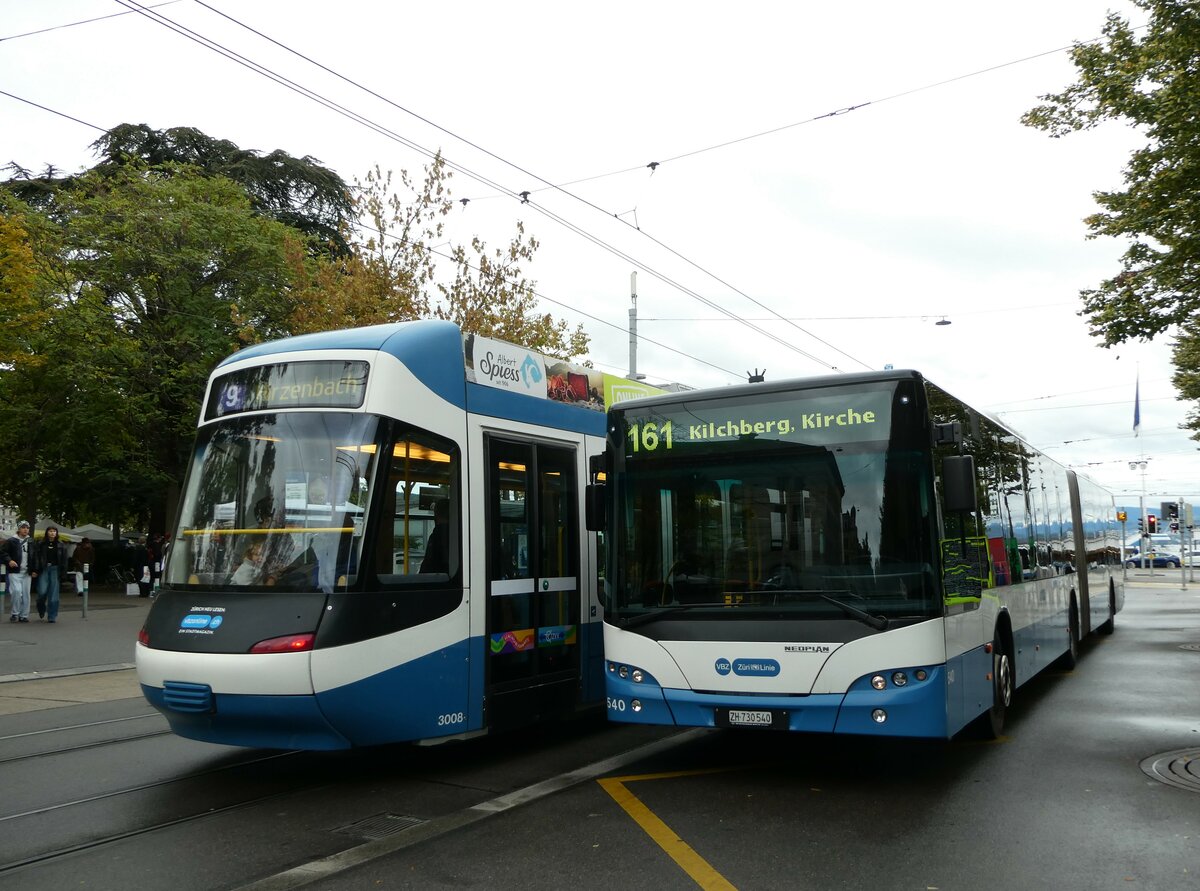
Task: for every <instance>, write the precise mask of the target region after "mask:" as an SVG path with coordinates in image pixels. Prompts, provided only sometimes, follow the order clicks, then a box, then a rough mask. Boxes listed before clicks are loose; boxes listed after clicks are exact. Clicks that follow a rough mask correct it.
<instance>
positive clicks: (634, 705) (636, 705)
mask: <svg viewBox="0 0 1200 891" xmlns="http://www.w3.org/2000/svg"><path fill="white" fill-rule="evenodd" d="M629 707H630V708H631V709H633V710H634V711H635V712H640V711H641V710H642V701H641V700H640V699H634V700H632V701H631V702H630V703H629Z"/></svg>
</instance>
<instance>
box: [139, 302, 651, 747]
mask: <svg viewBox="0 0 1200 891" xmlns="http://www.w3.org/2000/svg"><path fill="white" fill-rule="evenodd" d="M651 392H654V391H653V389H652V388H650V387H647V386H646V385H644V384H639V383H636V382H633V381H625V380H622V379H620V378H613V377H611V376H609V375H604V374H601V373H599V372H596V371H594V370H592V369H589V368H583V367H580V366H577V365H571V364H568V363H564V362H556V361H554V360H551V359H548V358H546V357H545V356H542V355H540V354H538V353H536V352H533V351H530V350H526V349H524V348H521V347H516V346H513V345H511V344H505V343H501V342H499V341H494V340H490V339H486V338H482V337H475V336H464V335H463V334H462V333H461V332H460V331H459V329H458V328H457V327H456V326H455V325H453V324H451V323H448V322H440V321H421V322H409V323H403V324H395V325H381V326H376V327H370V328H361V329H356V330H350V331H338V332H330V333H324V334H313V335H305V336H300V337H294V338H289V339H285V340H280V341H276V342H271V343H264V344H260V345H257V346H254V347H251V348H248V349H245V350H242V351H240V352H238V353H236V354H234V355H233V356H231V357H229V358H228V359H226V360H225V361H224V362H222V363H221V364H220V365H219V366H218V367H217V368H216V370H215V371H214V372H213V374H212V376H211V378H210V380H209V384H208V389H207V393H206V397H205V400H204V405H203V409H202V412H201V417H200V421H199V431H198V435H197V438H196V444H195V449H194V453H193V457H192V463H191V467H190V470H189V472H188V476H187V482H186V484H185V487H184V492H183V497H182V502H181V507H180V517H179V522H178V525H177V528H176V530H175V534H174V536H173V543H172V546H171V548H170V551H169V556H168V558H167V561H166V566H165V568H164V574H163V587H162V590H161V591H160V593H159V595H158V597H157V599H156V601H155V603H154V604H153V607H152V608H151V610H150V613H149V615H148V617H147V620H146V623H145V626H144V627H143V629H142V631H141V633H140V635H139V645H138V646H137V670H138V679H139V681H140V683H141V686H142V691H143V693H144V694H145V696H146V699H147V700H148V701H149V702H150V703H151V704H152V705H153V706H155V707H156V708H157V709H159V710H160V711H161V712H162V713H163V714H164V715H165V716H166V718H167V720H168V721H169V722H170V725H171V729H172V730H173V731H174V732H175V733H177V734H179V735H181V736H186V737H190V738H193V739H199V740H205V741H209V742H215V743H223V744H231V745H245V746H257V747H270V748H303V749H338V748H347V747H352V746H363V745H373V744H380V743H389V742H396V741H405V740H414V741H415V740H432V739H437V738H446V737H453V736H464V735H472V734H477V733H482V732H486V731H488V730H490V729H496V728H503V727H508V726H516V725H520V724H526V723H531V722H534V721H538V720H546V719H551V718H554V717H559V716H564V715H568V714H571V713H573V712H574V711H575V710H577V709H579V708H581V707H583V706H586V705H588V704H592V703H598V702H600V701H601V700H602V698H603V692H604V689H603V687H604V683H603V676H602V659H603V656H602V650H601V643H602V641H601V638H602V635H601V630H600V620H599V615H598V613H599V610H598V604H599V601H598V598H597V590H596V587H597V579H598V576H599V571H600V568H599V566H598V563H597V537H596V536H595V535H591V534H588V533H587V532H586V531H585V530H584V507H583V499H582V492H583V485H582V481H583V480H584V479H585V472H586V468H587V467H588V459H589V458H590V457H591V456H593V455H598V454H599V453H601V452H602V450H603V444H604V441H603V435H604V423H605V415H604V408H605V405H606V404H611V403H612V402H614V401H617V400H620V399H622V398H627V397H630V396H636V395H646V394H648V393H651Z"/></svg>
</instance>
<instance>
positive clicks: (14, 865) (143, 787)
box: [0, 722, 327, 876]
mask: <svg viewBox="0 0 1200 891" xmlns="http://www.w3.org/2000/svg"><path fill="white" fill-rule="evenodd" d="M101 723H103V722H101ZM157 735H160V734H159V733H154V734H145V735H143V736H142V737H136V738H145V737H148V736H157ZM82 748H86V746H84V747H82ZM305 754H307V753H304V752H299V751H285V752H272V753H271V754H269V755H264V756H261V757H256V758H246V759H242V760H239V761H236V762H234V763H231V764H224V765H221V766H219V767H214V768H210V769H207V770H200V771H194V772H192V773H188V774H184V775H181V776H174V777H169V778H166V779H161V780H155V781H153V782H148V783H138V784H136V785H130V786H125V787H122V788H118V789H111V790H108V791H105V792H99V793H96V794H92V795H85V796H80V797H77V798H74V799H70V800H66V801H60V802H54V803H51V804H46V805H43V806H39V807H33V808H27V809H25V810H23V811H20V812H16V813H11V814H2V815H0V832H2V833H4V834H5V835H11V836H16V835H19V834H20V832H21V828H20V827H21V826H22V821H26V822H28V821H33V820H36V819H37V818H40V817H45V816H47V815H53V814H63V813H66V812H70V811H71V810H72V809H82V808H86V807H87V806H89V805H93V804H98V803H104V802H110V803H111V802H114V801H117V800H120V799H123V798H124V799H136V797H137V796H138V795H140V794H143V793H147V792H150V791H153V790H162V789H169V788H171V787H177V788H179V789H181V790H186V788H187V785H188V784H194V783H196V782H197V781H205V780H207V779H210V778H212V777H216V776H221V775H232V774H235V773H236V772H238V771H245V770H247V769H256V768H259V767H261V765H264V764H268V763H282V762H284V761H287V760H290V759H294V758H295V757H296V756H298V755H301V756H302V755H305ZM12 760H19V759H12ZM279 782H282V784H283V788H276V789H272V790H271V791H268V792H266V793H264V794H260V795H253V796H250V797H247V798H241V799H239V800H236V801H232V802H229V803H225V804H209V805H201V806H199V807H194V808H192V809H189V810H188V811H187V812H185V813H179V814H176V815H173V816H170V817H167V818H164V819H160V820H155V821H152V822H149V823H146V824H144V825H136V826H131V827H129V828H125V829H121V830H118V831H112V832H107V833H103V834H100V835H96V836H93V837H90V838H86V839H82V840H79V841H75V842H69V843H66V844H58V845H55V846H54V847H53V849H50V850H45V851H38V852H36V853H27V854H25V855H24V856H18V857H17V858H16V859H13V860H9V861H5V862H0V876H6V875H9V874H12V873H14V872H16V871H19V870H22V869H25V868H29V867H33V866H37V865H45V864H49V863H53V862H56V861H58V860H61V859H63V858H65V857H69V856H72V855H75V854H78V853H79V852H81V851H89V850H94V849H97V848H102V847H104V846H105V845H110V844H114V843H116V842H120V841H123V840H126V839H130V838H137V837H139V836H147V835H152V834H153V833H155V832H161V831H164V830H167V829H172V828H174V827H177V826H180V825H185V824H188V823H192V822H195V821H198V820H203V819H206V818H209V817H216V816H220V815H222V814H228V813H231V812H234V811H238V810H241V809H244V808H248V807H254V806H256V805H259V804H262V803H264V802H268V801H271V800H274V799H278V798H282V797H285V796H288V795H293V794H295V793H297V792H309V791H312V790H313V789H319V788H321V787H322V786H324V785H327V784H326V783H314V784H312V785H306V786H303V787H297V786H296V785H295V784H294V783H293V782H292V781H291V777H290V776H288V777H285V778H283V779H282V780H280V781H279ZM239 788H240V787H239ZM175 798H176V799H177V800H187V799H188V796H187V795H186V792H182V793H181V794H180V795H178V796H175Z"/></svg>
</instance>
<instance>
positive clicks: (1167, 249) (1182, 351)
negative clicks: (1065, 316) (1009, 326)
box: [1022, 0, 1200, 438]
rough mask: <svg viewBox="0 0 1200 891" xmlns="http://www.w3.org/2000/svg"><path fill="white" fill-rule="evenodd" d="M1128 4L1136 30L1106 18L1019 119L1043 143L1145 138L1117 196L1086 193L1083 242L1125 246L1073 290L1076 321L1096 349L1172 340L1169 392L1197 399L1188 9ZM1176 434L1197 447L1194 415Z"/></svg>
mask: <svg viewBox="0 0 1200 891" xmlns="http://www.w3.org/2000/svg"><path fill="white" fill-rule="evenodd" d="M1133 2H1134V4H1135V5H1136V6H1137V7H1139V8H1140V9H1142V10H1145V11H1146V12H1147V13H1148V14H1149V21H1148V24H1147V25H1146V27H1145V30H1144V31H1141V29H1136V30H1135V29H1134V28H1133V27H1132V26H1131V25H1130V24H1129V22H1128V21H1126V20H1125V19H1123V18H1121V17H1120V16H1119V15H1117V14H1115V13H1110V14H1109V16H1108V18H1107V20H1106V22H1105V25H1104V30H1103V38H1102V39H1101V40H1099V41H1097V42H1092V43H1079V44H1076V45H1075V47H1074V48H1073V49H1072V51H1071V57H1072V59H1073V61H1074V63H1075V67H1076V68H1077V69H1078V74H1079V80H1078V81H1077V82H1076V83H1074V84H1072V85H1070V86H1068V87H1067V88H1066V89H1065V90H1063V91H1062V92H1060V93H1054V94H1050V95H1047V96H1043V97H1042V99H1043V101H1044V103H1045V104H1043V105H1039V106H1038V107H1036V108H1034V109H1031V110H1030V111H1028V112H1027V113H1026V114H1025V115H1024V117H1023V118H1022V121H1023V122H1024V123H1025V124H1027V125H1029V126H1031V127H1037V128H1039V129H1042V130H1045V131H1047V132H1048V133H1050V134H1051V135H1052V136H1055V137H1058V136H1063V135H1066V134H1068V133H1072V132H1075V131H1079V130H1087V129H1090V128H1093V127H1095V126H1097V125H1099V124H1100V123H1102V122H1104V121H1121V122H1123V123H1126V124H1130V125H1132V126H1134V127H1136V128H1137V129H1138V130H1139V131H1141V132H1144V133H1145V135H1146V137H1147V140H1148V141H1147V144H1146V145H1145V146H1144V147H1143V148H1140V149H1138V150H1137V151H1135V152H1134V153H1133V155H1132V156H1131V158H1130V160H1129V163H1128V164H1127V165H1126V167H1125V171H1124V183H1125V189H1124V190H1122V191H1113V192H1097V193H1096V194H1095V198H1096V202H1097V203H1098V204H1099V205H1100V207H1101V211H1100V212H1098V213H1095V214H1093V215H1091V216H1089V217H1088V218H1087V220H1086V223H1087V226H1088V229H1089V230H1090V237H1093V238H1094V237H1098V236H1101V235H1108V236H1114V237H1119V238H1125V239H1128V240H1129V242H1130V245H1129V248H1128V249H1127V250H1126V252H1125V254H1124V256H1123V257H1122V260H1121V269H1120V271H1119V272H1117V273H1116V274H1115V275H1114V276H1112V277H1111V278H1109V279H1107V280H1105V281H1103V282H1101V283H1100V285H1099V286H1098V287H1096V288H1093V289H1090V290H1086V291H1083V292H1082V295H1081V296H1082V297H1083V306H1084V309H1083V314H1084V315H1086V316H1088V319H1089V321H1090V322H1091V325H1092V333H1093V334H1094V335H1096V336H1098V337H1100V338H1102V339H1103V341H1104V344H1105V346H1112V345H1113V344H1117V343H1123V342H1125V341H1127V340H1129V339H1147V340H1148V339H1151V338H1153V337H1155V336H1156V335H1159V334H1162V333H1164V332H1171V333H1174V335H1175V337H1176V341H1175V351H1174V361H1175V366H1176V369H1177V373H1176V376H1175V378H1174V381H1175V384H1176V386H1178V387H1179V388H1180V390H1181V392H1182V393H1183V394H1184V396H1185V397H1187V398H1189V399H1200V374H1198V371H1200V364H1198V363H1197V359H1198V358H1200V322H1198V321H1197V320H1198V319H1200V275H1197V270H1198V269H1200V116H1198V115H1197V113H1196V110H1197V109H1198V108H1200V5H1198V4H1196V3H1195V2H1192V0H1133ZM1139 32H1140V33H1139ZM1187 426H1188V427H1189V428H1190V429H1192V430H1195V431H1197V432H1196V435H1195V438H1200V414H1198V413H1196V412H1193V413H1192V415H1191V416H1190V418H1189V421H1188V424H1187Z"/></svg>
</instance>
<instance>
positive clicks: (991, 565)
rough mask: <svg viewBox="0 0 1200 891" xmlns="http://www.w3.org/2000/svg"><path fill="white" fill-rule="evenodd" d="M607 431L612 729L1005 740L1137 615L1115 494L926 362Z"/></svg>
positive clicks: (752, 390)
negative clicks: (1010, 715)
mask: <svg viewBox="0 0 1200 891" xmlns="http://www.w3.org/2000/svg"><path fill="white" fill-rule="evenodd" d="M608 424H609V426H608V448H607V451H606V455H607V457H606V459H605V460H606V468H605V469H606V475H607V479H606V481H605V483H604V486H603V488H604V489H606V490H607V491H606V492H605V493H604V495H605V497H604V501H605V502H606V504H607V507H608V510H607V515H606V519H605V521H604V524H605V525H606V526H607V528H608V530H609V537H608V551H609V567H608V583H609V587H608V591H607V594H606V597H607V610H606V613H605V617H604V649H605V658H606V661H607V671H606V680H607V699H608V702H607V705H608V715H609V717H610V719H612V720H615V721H624V722H640V723H650V724H668V725H671V724H674V725H684V726H701V727H703V726H717V727H742V726H751V727H768V728H777V729H785V730H794V731H813V732H823V733H851V734H875V735H887V736H912V737H934V738H937V737H941V738H948V737H950V736H953V735H954V734H955V733H957V732H958V731H959V730H960V729H962V728H963V727H965V726H966V725H968V724H971V723H974V724H975V725H976V726H977V727H978V728H979V729H980V730H981V731H982V732H983V733H984V734H985V735H992V736H994V735H998V734H999V733H1000V732H1001V728H1002V726H1003V721H1004V716H1005V710H1006V709H1007V708H1008V707H1009V705H1010V703H1011V702H1012V698H1013V694H1014V691H1015V690H1016V688H1017V687H1018V686H1020V685H1021V684H1022V683H1023V682H1025V681H1027V680H1029V679H1030V678H1031V677H1033V676H1034V675H1035V674H1037V673H1038V672H1039V671H1041V670H1042V669H1043V668H1045V667H1047V666H1048V665H1050V664H1052V663H1055V662H1057V663H1058V664H1060V665H1062V666H1072V665H1074V663H1075V660H1076V658H1077V655H1078V653H1079V644H1080V640H1081V638H1083V637H1085V636H1086V635H1087V634H1089V633H1090V632H1092V631H1096V630H1098V631H1100V632H1102V633H1108V632H1111V631H1112V630H1113V620H1114V617H1115V614H1116V613H1117V611H1118V610H1119V609H1120V608H1121V606H1122V604H1123V598H1124V593H1123V588H1122V586H1121V575H1120V571H1119V567H1120V553H1121V552H1120V546H1121V541H1120V528H1119V526H1118V525H1117V522H1116V510H1115V507H1114V504H1113V499H1112V497H1111V495H1109V494H1108V493H1107V492H1105V491H1103V490H1102V489H1100V488H1098V487H1097V486H1095V485H1094V484H1092V483H1091V482H1089V481H1088V480H1087V479H1085V478H1084V477H1081V476H1078V475H1077V474H1075V473H1073V472H1072V471H1070V470H1068V469H1066V468H1064V467H1062V466H1060V465H1058V464H1056V463H1054V462H1053V461H1051V460H1049V459H1048V458H1046V456H1044V455H1041V454H1039V453H1038V452H1037V451H1036V450H1034V449H1032V448H1030V447H1029V445H1027V444H1026V443H1024V442H1022V441H1021V440H1020V439H1019V438H1018V437H1017V436H1016V435H1015V434H1014V433H1012V431H1010V430H1007V429H1005V428H1004V427H1002V426H1001V425H1000V424H998V423H997V422H995V421H993V420H991V419H989V418H987V417H984V416H983V415H981V414H980V413H978V412H976V411H974V410H972V409H971V408H969V407H968V406H966V405H964V404H963V403H962V402H960V401H958V400H957V399H955V398H953V397H952V396H950V395H949V394H947V393H946V392H945V391H943V390H941V389H939V388H937V387H935V386H934V385H933V384H931V383H929V382H928V381H926V380H925V379H924V378H923V377H922V376H921V375H920V374H918V373H916V372H913V371H886V372H880V373H867V374H846V375H838V376H829V377H819V378H812V379H806V380H799V381H789V382H782V383H757V384H749V385H744V386H738V387H731V388H727V389H722V390H709V391H690V392H684V393H679V394H669V395H663V396H655V397H650V398H645V399H637V400H634V401H632V402H627V403H622V404H621V405H617V406H614V407H613V408H611V409H610V410H609V415H608ZM597 469H598V468H597ZM599 489H600V487H599V486H598V485H597V487H596V488H595V489H594V490H593V492H592V496H591V497H594V498H595V499H596V501H599V498H600V495H599ZM593 523H594V524H595V525H601V523H600V522H599V521H597V520H593Z"/></svg>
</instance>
